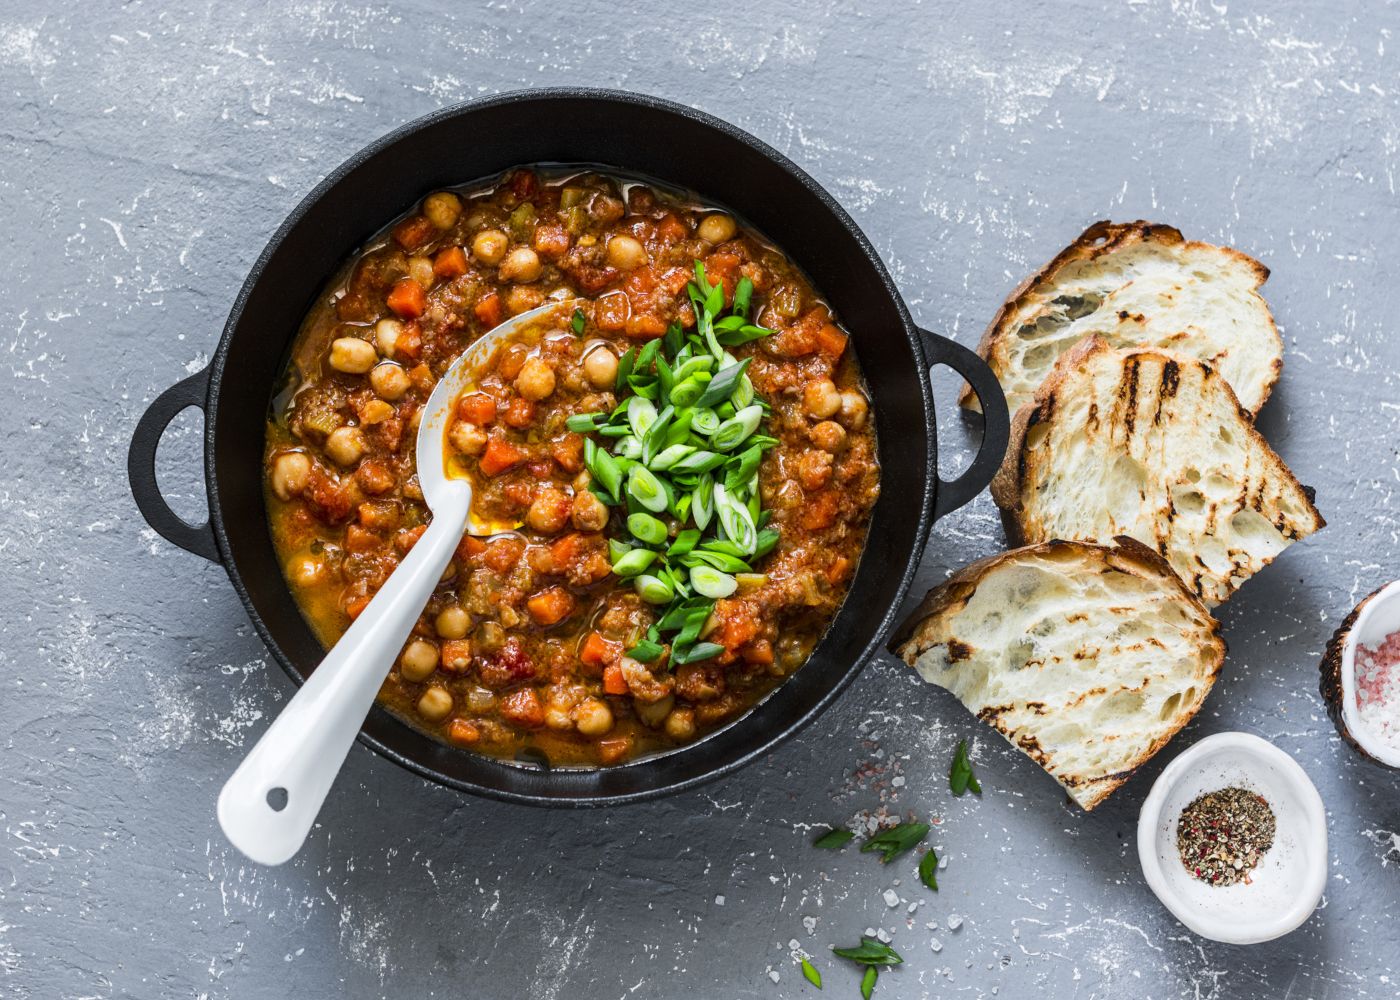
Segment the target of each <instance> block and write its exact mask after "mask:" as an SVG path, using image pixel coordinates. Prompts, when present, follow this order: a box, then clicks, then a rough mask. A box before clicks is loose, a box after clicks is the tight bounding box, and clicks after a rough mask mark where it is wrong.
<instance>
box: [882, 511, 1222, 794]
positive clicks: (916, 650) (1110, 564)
mask: <svg viewBox="0 0 1400 1000" xmlns="http://www.w3.org/2000/svg"><path fill="white" fill-rule="evenodd" d="M1028 556H1052V557H1058V558H1060V559H1083V560H1086V561H1087V563H1088V564H1093V563H1097V564H1098V565H1099V567H1100V568H1101V569H1102V570H1117V571H1120V572H1125V573H1131V574H1135V575H1139V576H1142V575H1150V576H1152V577H1154V578H1158V579H1160V580H1161V581H1162V582H1163V583H1164V584H1165V585H1166V586H1168V587H1170V588H1172V589H1173V590H1175V591H1176V593H1177V595H1178V596H1179V598H1180V599H1181V600H1182V601H1184V602H1186V603H1187V604H1190V605H1191V606H1192V608H1193V609H1194V610H1195V611H1196V612H1197V613H1198V614H1199V615H1200V616H1201V617H1202V618H1204V619H1205V620H1206V621H1208V622H1209V623H1210V626H1211V631H1210V634H1209V636H1208V637H1207V646H1206V648H1205V649H1204V650H1203V651H1202V652H1203V654H1204V655H1203V663H1202V665H1201V666H1202V671H1201V679H1200V682H1199V684H1197V685H1196V687H1197V693H1196V697H1195V699H1194V701H1193V703H1192V704H1190V705H1189V706H1185V705H1184V706H1182V707H1181V709H1180V710H1179V711H1178V713H1177V715H1176V717H1175V719H1174V720H1173V722H1172V724H1171V725H1170V727H1169V728H1168V729H1167V730H1166V731H1164V732H1163V733H1162V734H1161V735H1160V736H1159V737H1158V738H1156V739H1154V740H1152V741H1151V742H1150V743H1148V744H1147V745H1146V746H1144V747H1143V749H1142V750H1141V751H1139V752H1138V753H1137V754H1136V755H1135V756H1134V757H1133V758H1132V759H1131V761H1130V762H1129V764H1128V766H1127V767H1125V768H1123V769H1121V770H1118V771H1115V772H1113V773H1111V774H1106V775H1100V776H1098V777H1095V778H1086V779H1081V780H1078V781H1076V780H1075V779H1074V778H1073V777H1072V776H1069V777H1066V776H1061V775H1053V774H1052V776H1053V777H1055V779H1056V780H1057V781H1059V782H1060V783H1061V784H1062V785H1063V786H1065V787H1066V788H1067V789H1069V788H1073V789H1074V791H1075V801H1077V802H1079V803H1080V805H1082V806H1083V808H1084V809H1085V811H1090V810H1092V809H1094V808H1095V807H1097V806H1099V805H1100V804H1102V803H1103V801H1104V800H1105V799H1106V798H1108V796H1109V795H1110V794H1112V793H1113V792H1114V791H1115V790H1116V789H1118V788H1119V787H1121V786H1122V785H1123V783H1124V782H1126V781H1127V780H1128V779H1129V778H1130V777H1132V775H1133V774H1134V772H1136V771H1137V770H1138V769H1139V768H1140V767H1142V766H1143V765H1144V764H1146V763H1147V761H1149V760H1151V759H1152V757H1153V756H1154V755H1156V754H1157V752H1158V751H1160V750H1161V749H1162V747H1164V746H1166V745H1167V743H1168V742H1169V741H1170V740H1171V738H1172V737H1173V736H1175V735H1176V734H1177V733H1178V732H1180V731H1181V729H1182V727H1184V726H1185V725H1186V724H1187V723H1188V722H1189V721H1190V720H1191V719H1192V718H1194V717H1195V715H1196V713H1197V712H1198V711H1199V710H1200V707H1201V705H1202V703H1203V702H1204V701H1205V698H1206V695H1207V694H1209V692H1210V690H1211V688H1212V687H1213V686H1214V685H1215V681H1216V679H1217V678H1218V677H1219V676H1220V672H1221V669H1222V667H1223V666H1224V663H1225V654H1226V652H1227V646H1226V642H1225V639H1224V637H1223V636H1222V635H1221V634H1220V623H1219V622H1218V621H1216V620H1215V618H1214V617H1213V616H1212V615H1211V614H1210V612H1209V610H1208V609H1207V608H1206V606H1205V605H1204V604H1203V603H1202V602H1201V599H1200V598H1199V597H1198V596H1197V595H1196V594H1195V592H1194V591H1192V590H1191V588H1190V587H1188V586H1187V585H1186V584H1185V583H1184V582H1183V581H1182V580H1181V578H1180V577H1179V576H1177V574H1176V573H1175V572H1174V571H1173V570H1172V568H1171V566H1170V565H1169V564H1168V563H1167V561H1166V560H1165V559H1164V558H1162V556H1160V555H1159V554H1158V553H1157V552H1155V551H1154V550H1153V549H1151V548H1150V547H1148V546H1146V545H1143V544H1142V543H1141V542H1139V541H1137V540H1136V539H1134V538H1129V537H1128V536H1126V535H1123V536H1119V537H1117V538H1115V539H1113V542H1112V544H1110V545H1099V544H1096V543H1092V542H1067V541H1060V540H1053V541H1048V542H1041V543H1040V544H1038V545H1028V546H1024V547H1021V548H1017V549H1011V550H1009V551H1006V552H1000V553H997V554H996V555H993V556H988V557H987V558H985V559H979V560H978V561H977V562H974V563H970V564H969V565H967V566H964V567H963V568H962V569H959V570H958V571H956V572H955V573H953V575H952V576H950V577H949V578H948V579H947V580H946V581H944V582H943V583H942V584H940V585H939V586H937V587H935V588H933V589H932V590H930V591H929V592H928V594H927V595H926V596H925V597H924V599H923V601H922V602H921V603H920V604H919V606H918V607H917V608H916V609H915V610H914V612H913V613H912V614H911V615H910V616H909V618H908V619H907V620H906V621H905V622H904V624H903V625H901V626H900V628H899V629H898V630H897V632H896V634H895V638H894V639H893V640H892V642H891V643H890V651H891V652H893V653H894V654H895V655H896V656H898V657H899V658H900V659H901V660H903V661H904V662H905V663H906V664H907V665H908V666H910V667H913V666H914V665H915V662H916V661H917V660H918V658H919V656H920V654H922V653H923V652H924V651H926V650H927V649H928V648H929V647H930V646H932V645H934V644H935V643H934V641H933V640H934V638H935V632H936V630H937V628H938V626H939V623H940V622H941V621H942V620H944V619H945V618H947V617H948V616H950V615H952V614H956V613H957V611H958V610H960V609H961V608H962V607H963V606H964V605H966V604H967V603H968V601H970V600H971V598H972V595H973V594H974V593H975V592H976V590H977V587H978V585H979V583H980V582H981V581H982V580H984V579H985V578H986V577H987V576H989V575H990V574H991V572H992V571H993V570H995V569H996V568H997V567H999V566H1001V565H1003V564H1006V563H1013V562H1017V561H1021V560H1024V559H1025V558H1027V557H1028ZM991 724H992V725H993V726H994V727H996V726H997V723H996V721H995V720H992V721H991ZM998 731H999V732H1002V734H1003V735H1004V736H1006V735H1007V734H1006V733H1005V732H1004V731H1003V730H1001V729H1000V728H999V727H998ZM1008 739H1009V736H1008ZM1019 749H1021V750H1022V751H1023V752H1025V753H1026V754H1027V755H1028V756H1030V757H1031V758H1032V759H1033V760H1036V762H1037V763H1040V764H1041V765H1042V766H1045V762H1044V761H1043V760H1041V759H1038V758H1037V757H1036V754H1035V753H1034V752H1032V749H1030V748H1028V747H1026V746H1024V745H1021V746H1019Z"/></svg>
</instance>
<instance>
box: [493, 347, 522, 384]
mask: <svg viewBox="0 0 1400 1000" xmlns="http://www.w3.org/2000/svg"><path fill="white" fill-rule="evenodd" d="M529 356H530V349H529V348H528V347H526V346H525V345H524V344H508V345H506V349H505V350H504V351H502V352H501V357H500V360H499V361H497V362H496V374H498V375H500V376H501V378H503V379H508V380H514V379H515V376H517V375H519V374H520V369H522V368H524V367H525V360H526V359H527V358H528V357H529Z"/></svg>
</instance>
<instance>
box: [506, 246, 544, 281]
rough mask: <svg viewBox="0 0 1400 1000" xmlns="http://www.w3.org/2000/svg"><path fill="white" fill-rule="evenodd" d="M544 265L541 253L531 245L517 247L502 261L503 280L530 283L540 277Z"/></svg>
mask: <svg viewBox="0 0 1400 1000" xmlns="http://www.w3.org/2000/svg"><path fill="white" fill-rule="evenodd" d="M542 270H544V265H543V264H541V263H540V255H539V254H537V253H535V251H533V250H531V249H530V248H529V247H516V248H515V249H514V250H512V251H511V252H510V253H508V254H506V259H505V260H503V261H501V280H502V281H523V282H525V283H526V284H529V283H530V282H532V281H535V280H537V279H538V278H539V276H540V272H541V271H542Z"/></svg>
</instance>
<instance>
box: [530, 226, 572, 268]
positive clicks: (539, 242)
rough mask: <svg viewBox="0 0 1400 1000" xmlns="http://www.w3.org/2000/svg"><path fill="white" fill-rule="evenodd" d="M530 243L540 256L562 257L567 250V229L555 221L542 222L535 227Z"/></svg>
mask: <svg viewBox="0 0 1400 1000" xmlns="http://www.w3.org/2000/svg"><path fill="white" fill-rule="evenodd" d="M530 245H531V246H532V247H534V248H535V252H536V253H538V254H539V255H540V256H541V257H548V258H550V259H551V260H553V259H556V258H559V257H562V256H564V254H566V253H568V251H569V231H568V230H567V229H565V228H564V227H563V226H561V225H560V224H559V223H557V222H549V223H543V224H541V225H538V226H536V227H535V235H534V237H533V239H531V241H530Z"/></svg>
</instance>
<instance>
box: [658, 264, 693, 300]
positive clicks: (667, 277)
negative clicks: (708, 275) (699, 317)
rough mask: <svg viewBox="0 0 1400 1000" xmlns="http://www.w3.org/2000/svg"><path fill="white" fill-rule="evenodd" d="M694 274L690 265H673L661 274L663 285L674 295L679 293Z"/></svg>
mask: <svg viewBox="0 0 1400 1000" xmlns="http://www.w3.org/2000/svg"><path fill="white" fill-rule="evenodd" d="M694 276H695V274H694V272H693V271H691V270H690V268H688V267H673V268H670V269H669V270H668V271H667V272H666V273H665V274H663V275H662V276H661V287H662V288H664V289H666V291H668V292H669V293H671V294H672V295H679V294H680V293H681V292H683V291H685V286H686V285H688V284H690V280H691V278H693V277H694Z"/></svg>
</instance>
